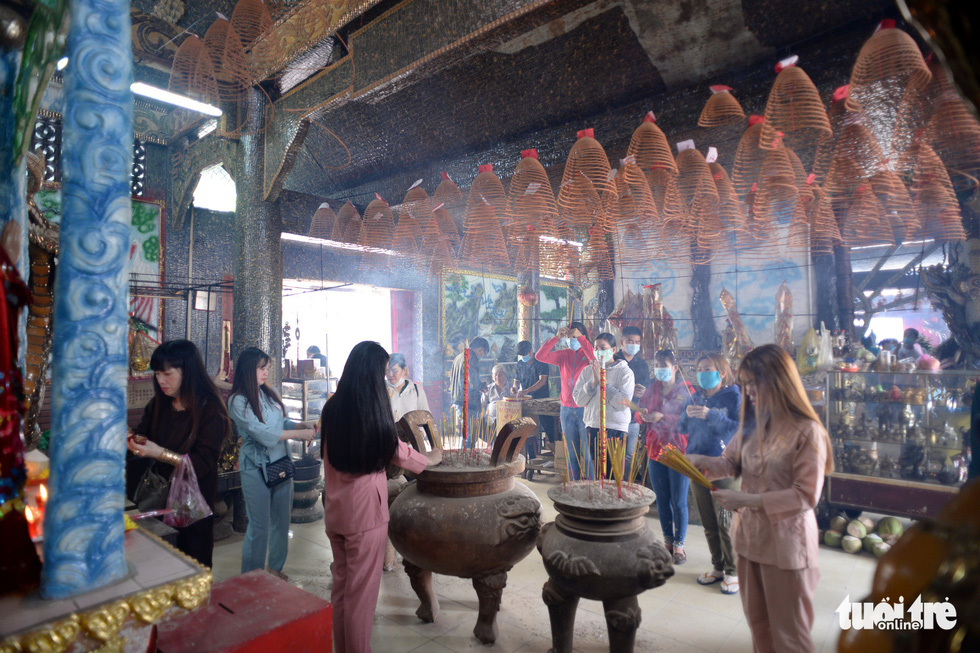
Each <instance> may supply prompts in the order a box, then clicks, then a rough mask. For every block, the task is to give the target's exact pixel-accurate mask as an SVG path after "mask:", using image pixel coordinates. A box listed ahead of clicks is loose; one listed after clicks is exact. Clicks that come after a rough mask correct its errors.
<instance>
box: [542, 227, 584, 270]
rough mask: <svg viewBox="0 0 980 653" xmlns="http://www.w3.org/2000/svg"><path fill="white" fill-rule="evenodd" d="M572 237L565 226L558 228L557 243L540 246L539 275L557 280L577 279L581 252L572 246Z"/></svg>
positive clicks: (546, 243) (580, 263)
mask: <svg viewBox="0 0 980 653" xmlns="http://www.w3.org/2000/svg"><path fill="white" fill-rule="evenodd" d="M572 241H574V235H573V234H572V232H571V230H570V229H569V228H568V226H566V225H559V226H558V241H557V242H545V243H542V246H541V250H540V251H541V274H543V275H547V276H549V277H555V278H558V279H577V278H578V277H579V276H580V272H581V265H582V251H581V250H580V249H579V248H578V247H576V246H575V245H572V244H571V242H572Z"/></svg>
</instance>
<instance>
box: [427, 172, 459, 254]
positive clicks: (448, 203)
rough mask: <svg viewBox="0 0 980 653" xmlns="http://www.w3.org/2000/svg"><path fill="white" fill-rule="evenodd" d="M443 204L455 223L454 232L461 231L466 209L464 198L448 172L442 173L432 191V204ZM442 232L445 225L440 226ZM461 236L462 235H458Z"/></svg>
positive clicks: (444, 231) (444, 229)
mask: <svg viewBox="0 0 980 653" xmlns="http://www.w3.org/2000/svg"><path fill="white" fill-rule="evenodd" d="M439 204H442V205H443V208H444V209H445V210H446V212H447V213H449V215H450V216H451V217H452V219H453V222H455V223H456V233H458V234H462V233H463V213H464V212H465V209H466V200H465V199H463V191H461V190H460V189H459V186H457V185H456V182H454V181H453V180H452V179H450V178H449V174H448V173H445V172H443V173H442V181H441V182H439V186H437V187H436V190H435V192H434V193H432V205H433V206H438V205H439ZM442 231H443V233H447V232H446V228H445V226H443V227H442ZM460 237H461V238H462V236H460Z"/></svg>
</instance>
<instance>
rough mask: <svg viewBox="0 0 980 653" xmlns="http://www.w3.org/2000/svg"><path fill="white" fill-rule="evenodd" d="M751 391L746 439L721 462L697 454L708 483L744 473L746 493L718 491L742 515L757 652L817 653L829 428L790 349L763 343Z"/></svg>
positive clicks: (745, 600) (746, 373) (746, 379)
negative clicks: (813, 633)
mask: <svg viewBox="0 0 980 653" xmlns="http://www.w3.org/2000/svg"><path fill="white" fill-rule="evenodd" d="M739 379H740V382H741V385H742V388H743V392H744V393H745V401H744V402H743V403H742V419H741V425H740V429H739V433H738V435H737V436H736V437H735V439H734V440H733V441H732V443H731V445H729V446H728V447H727V448H726V449H725V451H724V453H722V455H721V456H720V457H718V458H711V457H708V456H700V455H690V456H688V458H690V460H691V462H693V463H694V464H695V465H697V466H698V467H700V468H702V469H703V470H704V471H705V474H706V475H707V477H708V478H709V479H720V478H727V477H729V476H736V477H737V476H741V478H742V489H741V491H737V490H716V491H715V492H713V496H714V498H715V500H716V501H718V502H719V503H721V504H722V505H723V506H725V507H726V508H730V509H732V510H734V511H735V517H734V518H733V520H732V542H733V544H734V547H735V552H736V554H737V557H738V560H737V563H736V564H737V567H738V577H739V582H740V583H741V595H742V609H743V610H745V618H746V620H747V621H748V624H749V628H750V630H751V631H752V644H753V647H754V649H755V651H756V653H769V652H770V651H799V652H801V653H807V652H810V651H813V650H814V647H813V640H812V639H811V637H810V630H811V628H812V627H813V593H814V591H815V590H816V587H817V579H818V578H819V577H820V571H819V569H818V568H817V520H816V517H815V516H814V513H813V507H814V506H815V505H816V504H817V500H818V499H819V498H820V492H821V489H822V488H823V480H824V474H826V473H827V472H829V471H831V470H832V469H833V458H831V457H830V456H829V455H828V453H829V451H830V440H829V439H828V437H827V431H826V430H824V428H823V426H821V424H820V419H819V418H818V417H817V414H816V413H815V412H814V410H813V407H812V406H811V405H810V402H809V401H808V400H807V397H806V391H805V390H804V389H803V382H802V381H801V380H800V375H799V372H797V370H796V365H795V364H794V363H793V360H792V359H791V358H790V357H789V355H788V354H787V353H786V352H785V351H783V350H782V349H781V348H780V347H778V346H776V345H763V346H762V347H757V348H755V349H753V350H752V351H750V352H749V353H748V354H746V355H745V358H744V359H743V360H742V364H741V366H740V367H739Z"/></svg>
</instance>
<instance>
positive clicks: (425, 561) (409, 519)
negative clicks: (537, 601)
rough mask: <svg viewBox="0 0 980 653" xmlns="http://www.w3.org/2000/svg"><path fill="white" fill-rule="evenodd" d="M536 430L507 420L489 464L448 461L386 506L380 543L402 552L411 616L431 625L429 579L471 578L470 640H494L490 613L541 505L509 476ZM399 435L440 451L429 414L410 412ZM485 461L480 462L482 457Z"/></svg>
mask: <svg viewBox="0 0 980 653" xmlns="http://www.w3.org/2000/svg"><path fill="white" fill-rule="evenodd" d="M536 428H537V426H536V425H535V423H534V421H533V420H531V419H528V418H524V419H518V420H514V421H513V422H510V423H509V424H507V425H505V426H504V427H503V429H502V430H501V431H500V433H499V434H498V435H497V438H496V441H495V443H494V446H493V450H492V452H491V454H490V457H489V461H482V464H481V461H480V460H478V456H476V455H474V454H472V453H470V454H469V456H470V457H472V458H473V460H468V459H465V460H459V459H458V458H457V459H456V460H451V459H452V454H451V452H445V453H444V463H443V464H442V465H437V466H436V467H432V468H429V469H426V470H425V471H424V472H422V473H421V474H419V475H418V478H417V482H416V483H412V484H409V485H407V486H406V487H405V488H404V489H403V490H402V491H401V493H399V495H398V496H397V497H396V498H395V500H394V502H392V504H391V509H390V512H391V521H390V522H389V524H388V537H389V538H391V542H392V544H394V546H395V549H396V550H397V551H398V552H399V553H401V554H402V556H403V558H404V562H405V571H406V572H407V573H408V576H409V578H410V580H411V583H412V589H414V590H415V592H416V594H418V597H419V600H420V601H421V605H420V606H419V608H418V610H417V611H416V613H415V614H417V615H418V617H419V618H420V619H421V620H422V621H425V622H430V623H431V622H432V621H435V619H436V617H437V616H438V614H439V601H438V599H437V598H436V594H435V590H434V588H433V585H432V573H433V572H435V573H437V574H444V575H446V576H457V577H459V578H472V579H473V587H474V589H476V594H477V597H478V598H479V601H480V607H479V616H478V617H477V621H476V627H475V628H474V629H473V634H474V635H476V638H477V639H478V640H480V641H481V642H483V643H484V644H491V643H493V642H494V641H496V639H497V611H498V610H499V609H500V599H501V596H502V594H503V590H504V586H505V585H506V583H507V572H508V571H509V570H510V569H511V568H512V567H513V566H514V565H515V564H516V563H517V562H519V561H520V560H523V559H524V558H525V557H526V556H527V555H528V554H529V553H530V552H531V550H532V549H534V543H535V541H536V540H537V537H538V533H539V531H540V530H541V504H540V502H539V501H538V498H537V497H536V496H534V493H533V492H531V490H529V489H528V488H527V487H525V486H524V485H522V484H520V483H516V482H515V480H514V478H515V477H516V476H518V475H519V474H521V472H523V471H524V457H523V456H521V455H520V454H519V452H520V451H521V449H522V447H523V446H524V441H525V440H526V439H527V437H528V436H529V435H530V434H531V433H532V432H533V431H534V430H535V429H536ZM398 429H399V436H400V437H401V438H402V439H403V440H406V441H408V442H410V443H411V444H412V445H413V446H414V447H415V448H416V449H418V450H419V451H425V443H426V442H428V443H429V444H430V446H432V447H439V446H440V444H441V443H440V437H439V434H438V431H437V430H436V425H435V422H434V420H433V418H432V415H431V414H429V413H428V412H426V411H413V412H411V413H408V414H406V415H405V416H404V417H403V418H402V419H401V420H400V421H399V422H398ZM484 457H485V456H484Z"/></svg>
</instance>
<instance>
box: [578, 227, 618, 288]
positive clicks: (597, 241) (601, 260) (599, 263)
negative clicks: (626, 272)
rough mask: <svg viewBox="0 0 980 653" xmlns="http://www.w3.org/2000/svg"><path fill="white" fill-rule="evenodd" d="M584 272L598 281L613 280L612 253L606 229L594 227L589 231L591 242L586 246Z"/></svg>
mask: <svg viewBox="0 0 980 653" xmlns="http://www.w3.org/2000/svg"><path fill="white" fill-rule="evenodd" d="M583 268H584V269H583V274H584V276H586V277H593V275H594V278H595V279H597V280H598V281H611V280H612V279H613V278H614V276H615V275H614V274H613V265H612V255H611V252H610V248H609V242H608V241H607V239H606V234H605V232H604V230H602V229H600V228H593V229H592V230H591V231H590V232H589V242H588V243H587V244H586V246H585V262H584V264H583Z"/></svg>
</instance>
